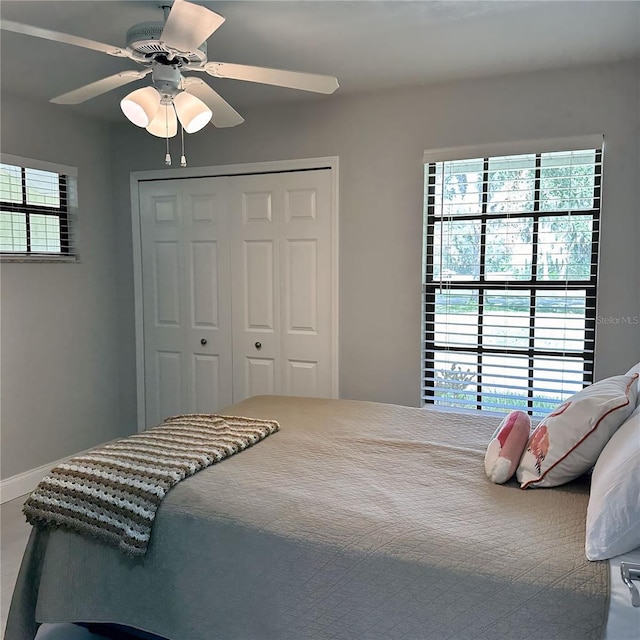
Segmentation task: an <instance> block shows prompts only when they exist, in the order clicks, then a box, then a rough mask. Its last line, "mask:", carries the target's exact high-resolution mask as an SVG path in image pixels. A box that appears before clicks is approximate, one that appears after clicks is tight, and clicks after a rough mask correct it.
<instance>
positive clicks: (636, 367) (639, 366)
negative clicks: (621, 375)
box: [625, 362, 640, 407]
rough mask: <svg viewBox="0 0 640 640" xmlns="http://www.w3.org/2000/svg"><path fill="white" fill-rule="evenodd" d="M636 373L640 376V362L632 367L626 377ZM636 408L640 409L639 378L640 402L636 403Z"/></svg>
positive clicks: (639, 384) (639, 383)
mask: <svg viewBox="0 0 640 640" xmlns="http://www.w3.org/2000/svg"><path fill="white" fill-rule="evenodd" d="M634 373H638V374H640V362H638V364H636V365H634V366H633V367H631V369H629V371H627V373H626V374H625V375H628V376H632V375H633V374H634ZM636 406H637V407H640V378H638V400H637V401H636Z"/></svg>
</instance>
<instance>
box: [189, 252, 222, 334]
mask: <svg viewBox="0 0 640 640" xmlns="http://www.w3.org/2000/svg"><path fill="white" fill-rule="evenodd" d="M190 266H191V303H192V308H191V314H192V319H193V326H194V328H196V329H206V328H217V327H218V298H219V294H218V243H217V242H192V243H191V265H190Z"/></svg>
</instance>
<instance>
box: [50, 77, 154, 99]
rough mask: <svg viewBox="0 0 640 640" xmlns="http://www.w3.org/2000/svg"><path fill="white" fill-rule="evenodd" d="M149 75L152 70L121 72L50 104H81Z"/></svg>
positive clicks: (65, 94)
mask: <svg viewBox="0 0 640 640" xmlns="http://www.w3.org/2000/svg"><path fill="white" fill-rule="evenodd" d="M148 73H151V69H144V70H143V71H121V72H120V73H116V74H115V75H113V76H109V77H108V78H102V80H97V81H96V82H92V83H91V84H87V85H85V86H84V87H80V88H79V89H74V90H73V91H69V92H68V93H63V94H62V95H61V96H58V97H57V98H52V99H51V100H50V102H54V103H55V104H80V103H81V102H85V101H87V100H90V99H91V98H95V97H96V96H99V95H102V94H103V93H107V91H111V90H112V89H117V88H118V87H121V86H123V85H125V84H129V83H130V82H135V81H136V80H140V79H141V78H144V77H145V76H146V75H147V74H148Z"/></svg>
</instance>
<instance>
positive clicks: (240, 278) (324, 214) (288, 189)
mask: <svg viewBox="0 0 640 640" xmlns="http://www.w3.org/2000/svg"><path fill="white" fill-rule="evenodd" d="M229 206H230V209H231V246H232V252H231V288H232V314H233V322H232V324H233V400H234V402H238V401H239V400H243V399H244V398H248V397H250V396H255V395H261V394H267V395H270V394H282V395H294V396H315V397H325V398H329V397H331V395H332V385H331V383H332V369H331V367H332V354H331V330H332V327H331V322H332V313H333V308H334V305H333V304H332V302H333V301H332V284H331V273H332V269H331V266H332V265H331V260H332V245H331V242H332V241H331V172H330V170H328V169H327V170H313V171H297V172H291V173H279V174H265V175H254V176H238V177H232V178H230V190H229Z"/></svg>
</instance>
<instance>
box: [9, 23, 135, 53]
mask: <svg viewBox="0 0 640 640" xmlns="http://www.w3.org/2000/svg"><path fill="white" fill-rule="evenodd" d="M0 28H1V29H3V30H4V31H13V33H21V34H22V35H25V36H33V37H35V38H43V39H44V40H53V41H54V42H62V43H64V44H71V45H73V46H75V47H84V48H85V49H93V50H94V51H101V52H102V53H108V54H109V55H111V56H122V57H126V56H127V54H126V53H125V52H124V51H122V49H120V47H115V46H113V45H112V44H104V43H103V42H97V41H96V40H89V39H87V38H79V37H78V36H71V35H69V34H68V33H60V32H58V31H51V29H42V28H40V27H32V26H31V25H28V24H21V23H20V22H12V21H11V20H2V22H0Z"/></svg>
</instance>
